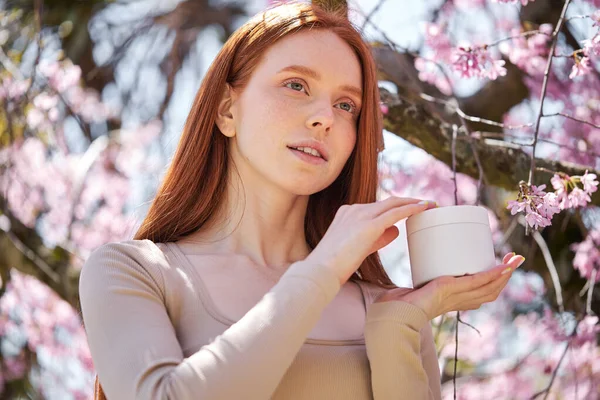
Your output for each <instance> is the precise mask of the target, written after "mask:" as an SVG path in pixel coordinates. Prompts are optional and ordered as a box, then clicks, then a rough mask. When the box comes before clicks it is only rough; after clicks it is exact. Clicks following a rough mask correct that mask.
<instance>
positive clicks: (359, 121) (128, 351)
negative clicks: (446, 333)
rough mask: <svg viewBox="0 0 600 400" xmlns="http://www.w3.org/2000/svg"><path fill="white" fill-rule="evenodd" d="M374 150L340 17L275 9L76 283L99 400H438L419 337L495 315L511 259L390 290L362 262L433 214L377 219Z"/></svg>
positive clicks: (399, 203)
mask: <svg viewBox="0 0 600 400" xmlns="http://www.w3.org/2000/svg"><path fill="white" fill-rule="evenodd" d="M382 148H383V138H382V120H381V113H380V111H379V93H378V88H377V78H376V70H375V64H374V61H373V59H372V57H371V55H370V52H369V48H368V46H367V45H366V44H365V43H364V42H363V41H362V40H361V37H360V35H359V33H357V31H356V30H355V29H354V28H353V27H352V25H351V24H350V23H349V22H348V20H347V19H346V18H345V17H344V16H343V15H339V14H337V13H335V12H331V11H329V12H326V11H323V10H320V9H318V8H315V7H313V6H311V5H310V4H302V3H299V4H295V3H288V4H285V5H280V6H277V7H274V8H272V9H269V10H267V11H265V12H264V13H261V14H260V15H257V16H256V17H254V18H253V19H251V20H250V21H249V22H248V23H246V24H245V25H244V26H243V27H241V28H240V29H239V30H237V31H236V32H235V33H234V34H233V35H232V37H231V38H230V39H229V40H228V41H227V43H226V44H225V45H224V46H223V49H222V50H221V52H220V53H219V54H218V56H217V57H216V59H215V61H214V63H213V65H212V66H211V68H210V69H209V71H208V72H207V74H206V77H205V78H204V81H203V83H202V86H201V87H200V90H199V92H198V95H197V97H196V99H195V101H194V104H193V106H192V110H191V112H190V115H189V118H188V120H187V123H186V126H185V129H184V132H183V134H182V136H181V140H180V142H179V146H178V149H177V152H176V154H175V156H174V159H173V160H172V163H171V165H170V168H169V170H168V172H167V174H166V176H165V178H164V181H163V183H162V185H161V187H160V189H159V191H158V194H157V196H156V198H155V199H154V202H153V204H152V206H151V208H150V210H149V212H148V215H147V217H146V219H145V220H144V221H143V224H142V226H141V228H140V229H139V231H138V232H137V234H136V236H135V240H130V241H125V242H120V243H110V244H106V245H104V246H101V247H100V248H98V249H97V250H96V251H94V252H93V253H92V255H91V256H90V257H89V259H88V261H87V262H86V264H85V266H84V268H83V270H82V273H81V280H80V296H81V308H82V312H83V320H84V324H85V328H86V331H87V335H88V342H89V346H90V350H91V354H92V357H93V360H94V365H95V368H96V370H97V373H98V379H97V381H96V396H97V398H104V395H106V397H107V398H108V399H110V400H118V399H128V400H130V399H177V400H185V399H270V398H272V399H311V400H314V399H328V400H333V399H344V400H351V399H371V398H375V399H392V398H403V399H439V398H440V397H441V395H440V373H439V369H438V361H437V355H436V351H435V347H434V342H433V337H432V333H431V328H430V325H429V321H430V320H431V319H432V318H435V317H436V316H438V315H441V314H443V313H446V312H449V311H454V310H467V309H475V308H478V307H479V306H480V305H481V304H483V303H485V302H489V301H493V300H494V299H495V298H496V297H497V296H498V294H499V293H500V291H501V290H502V289H503V288H504V286H505V285H506V283H507V281H508V279H509V277H510V275H511V274H510V273H508V274H506V273H505V274H502V271H505V270H506V269H508V268H510V269H514V268H516V267H517V266H518V264H519V263H520V262H522V260H523V258H522V257H521V256H513V257H510V256H511V255H507V257H505V259H504V260H503V262H504V263H505V264H502V265H500V266H498V267H496V268H493V269H491V270H489V271H486V272H484V273H480V274H477V275H472V276H465V277H458V278H455V277H443V278H439V279H436V280H434V281H432V282H430V283H429V284H427V285H426V286H424V287H422V288H420V289H418V290H413V289H405V288H396V287H395V286H394V285H393V283H392V282H391V280H390V279H389V277H388V276H387V275H386V273H385V271H384V269H383V268H382V265H381V262H380V260H379V257H378V254H377V251H378V250H379V249H381V248H382V247H384V246H386V245H387V244H389V243H390V242H391V241H392V240H393V239H395V238H396V237H397V235H398V230H397V228H396V227H395V226H394V224H395V223H397V222H398V221H400V220H402V219H404V218H406V217H408V216H410V215H413V214H416V213H419V212H422V211H423V210H425V209H427V208H430V207H435V204H434V203H432V202H422V201H419V200H418V199H406V198H397V197H391V198H389V199H386V200H383V201H376V188H377V183H378V182H377V155H378V151H380V150H381V149H382Z"/></svg>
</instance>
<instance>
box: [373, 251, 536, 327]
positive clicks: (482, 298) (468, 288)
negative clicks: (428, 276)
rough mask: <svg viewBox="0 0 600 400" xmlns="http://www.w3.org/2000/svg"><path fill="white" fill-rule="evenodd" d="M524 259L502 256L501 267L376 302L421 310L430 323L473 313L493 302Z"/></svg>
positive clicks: (392, 293) (393, 293) (389, 293)
mask: <svg viewBox="0 0 600 400" xmlns="http://www.w3.org/2000/svg"><path fill="white" fill-rule="evenodd" d="M523 261H525V258H524V257H523V256H520V255H515V254H514V253H509V254H507V255H505V256H504V258H503V260H502V264H500V265H498V266H496V267H494V268H492V269H490V270H487V271H484V272H479V273H477V274H473V275H468V276H460V277H453V276H442V277H439V278H436V279H434V280H432V281H431V282H429V283H427V284H426V285H425V286H423V287H421V288H419V289H410V288H397V289H391V290H389V291H387V292H385V293H384V294H383V295H381V296H379V297H378V298H377V300H376V301H375V302H376V303H377V302H383V301H394V300H396V301H405V302H407V303H411V304H414V305H415V306H417V307H419V308H420V309H422V310H423V311H424V312H425V313H426V314H427V316H428V318H429V319H430V320H432V319H433V318H435V317H437V316H439V315H442V314H445V313H447V312H450V311H464V310H476V309H478V308H479V307H481V305H482V304H483V303H488V302H491V301H494V300H496V299H497V298H498V295H499V294H500V292H501V291H502V289H504V287H505V286H506V284H507V283H508V280H509V279H510V277H511V275H512V271H514V270H515V269H516V268H518V267H519V266H520V265H521V264H522V263H523Z"/></svg>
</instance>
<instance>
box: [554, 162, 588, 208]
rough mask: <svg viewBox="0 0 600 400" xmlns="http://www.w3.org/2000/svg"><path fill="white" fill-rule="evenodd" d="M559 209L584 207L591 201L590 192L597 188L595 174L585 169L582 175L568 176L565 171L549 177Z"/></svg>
mask: <svg viewBox="0 0 600 400" xmlns="http://www.w3.org/2000/svg"><path fill="white" fill-rule="evenodd" d="M550 182H551V183H552V186H553V187H554V190H555V191H556V196H557V197H558V201H559V206H560V209H561V210H565V209H567V208H578V207H584V206H585V205H586V204H588V203H589V202H590V201H592V198H591V194H592V193H594V192H595V191H596V190H598V181H597V180H596V174H590V173H588V171H585V174H583V176H577V175H576V176H569V175H567V174H565V173H562V172H561V173H558V174H554V176H553V177H552V179H550Z"/></svg>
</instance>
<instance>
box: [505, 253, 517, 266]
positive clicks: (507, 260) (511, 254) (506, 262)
mask: <svg viewBox="0 0 600 400" xmlns="http://www.w3.org/2000/svg"><path fill="white" fill-rule="evenodd" d="M515 255H516V254H515V253H508V254H507V255H505V256H504V257H503V258H502V264H508V262H509V261H510V259H511V258H512V257H514V256H515Z"/></svg>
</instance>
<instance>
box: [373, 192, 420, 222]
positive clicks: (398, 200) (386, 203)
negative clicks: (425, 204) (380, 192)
mask: <svg viewBox="0 0 600 400" xmlns="http://www.w3.org/2000/svg"><path fill="white" fill-rule="evenodd" d="M420 201H421V200H419V199H413V198H410V197H396V196H390V197H388V198H387V199H385V200H381V201H378V202H376V203H373V204H372V206H373V214H372V215H373V218H375V217H378V216H380V215H381V214H383V213H385V212H387V211H389V210H391V209H394V208H398V207H402V206H407V205H410V204H418V203H419V202H420Z"/></svg>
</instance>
